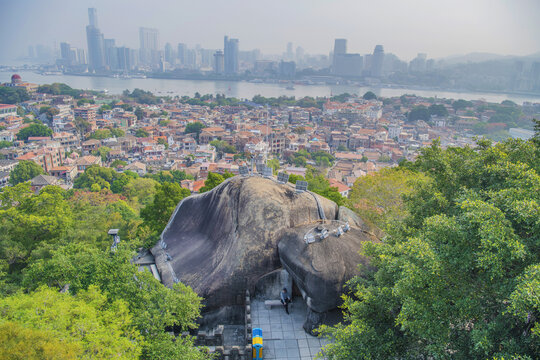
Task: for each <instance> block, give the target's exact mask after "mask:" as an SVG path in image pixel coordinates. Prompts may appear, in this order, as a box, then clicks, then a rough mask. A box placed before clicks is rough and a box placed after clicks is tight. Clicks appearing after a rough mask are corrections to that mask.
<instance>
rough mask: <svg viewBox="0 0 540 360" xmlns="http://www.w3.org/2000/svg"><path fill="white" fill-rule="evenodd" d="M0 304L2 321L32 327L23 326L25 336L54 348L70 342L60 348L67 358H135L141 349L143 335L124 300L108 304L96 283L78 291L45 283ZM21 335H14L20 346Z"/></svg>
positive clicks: (46, 349)
mask: <svg viewBox="0 0 540 360" xmlns="http://www.w3.org/2000/svg"><path fill="white" fill-rule="evenodd" d="M0 307H1V308H2V313H1V314H0V324H6V323H7V322H9V323H11V324H13V323H14V324H15V327H16V328H20V329H21V330H22V329H30V331H28V330H26V331H25V330H23V334H21V336H25V335H26V336H32V337H37V340H41V341H42V345H41V346H42V347H43V348H44V350H45V351H47V352H50V351H51V350H50V348H49V346H50V345H56V346H58V345H59V342H60V343H66V345H67V347H66V348H65V349H62V346H60V349H59V352H60V354H62V355H63V356H64V358H74V356H77V357H78V358H79V357H80V358H82V359H93V358H100V359H114V358H118V357H121V358H124V359H137V358H138V357H139V355H140V354H141V340H142V339H141V336H140V335H139V333H138V332H137V331H135V329H134V328H133V327H132V326H131V323H132V316H131V315H130V313H129V310H128V308H127V306H126V303H125V302H124V301H122V300H120V299H118V300H115V301H113V302H112V303H108V302H107V297H106V296H105V295H104V294H102V293H101V292H100V291H99V290H98V288H97V287H95V286H90V287H89V288H88V290H85V291H81V292H79V293H78V294H77V295H76V296H71V295H70V294H68V293H65V294H63V293H59V292H58V291H57V290H53V289H49V288H47V287H41V288H39V289H38V290H37V291H36V292H34V293H31V294H22V293H18V294H15V295H12V296H9V297H7V298H4V299H0ZM4 329H5V328H4ZM32 330H33V331H32ZM36 330H37V331H36ZM1 334H2V335H3V336H6V335H7V334H6V333H5V332H4V333H1ZM6 337H7V336H6ZM40 338H41V339H40ZM8 339H9V340H8V341H13V340H12V339H11V338H8ZM54 339H56V340H54ZM21 340H22V339H21V338H19V339H18V341H17V340H16V341H17V343H18V345H19V346H21V345H22V344H21V343H20V341H21ZM51 340H52V341H51ZM43 341H45V343H44V344H43ZM6 345H7V344H2V345H0V346H6ZM35 345H38V346H39V343H38V344H28V343H27V344H26V346H27V347H29V349H28V350H23V351H25V352H27V354H29V355H31V356H32V355H33V354H32V352H33V350H32V348H33V349H34V351H35V350H36V348H34V346H35ZM8 351H12V350H8ZM3 354H4V355H5V354H6V353H3ZM17 355H19V356H20V355H21V354H17ZM39 358H40V359H42V358H43V357H39ZM54 358H56V357H54Z"/></svg>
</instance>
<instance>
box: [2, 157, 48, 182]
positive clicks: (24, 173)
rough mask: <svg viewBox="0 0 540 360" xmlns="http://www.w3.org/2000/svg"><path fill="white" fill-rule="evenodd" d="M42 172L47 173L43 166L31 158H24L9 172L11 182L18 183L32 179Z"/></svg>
mask: <svg viewBox="0 0 540 360" xmlns="http://www.w3.org/2000/svg"><path fill="white" fill-rule="evenodd" d="M41 174H45V170H43V168H42V167H41V166H39V165H38V164H36V163H35V162H33V161H30V160H22V161H19V163H18V164H17V165H15V168H14V169H13V170H12V171H11V173H10V174H9V183H10V184H11V185H17V184H20V183H22V182H25V181H28V180H32V179H33V178H35V177H36V176H38V175H41Z"/></svg>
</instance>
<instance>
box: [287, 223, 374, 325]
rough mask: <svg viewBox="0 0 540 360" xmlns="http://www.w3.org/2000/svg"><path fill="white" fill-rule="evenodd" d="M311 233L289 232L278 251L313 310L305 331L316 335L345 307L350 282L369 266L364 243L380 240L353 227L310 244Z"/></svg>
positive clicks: (295, 230)
mask: <svg viewBox="0 0 540 360" xmlns="http://www.w3.org/2000/svg"><path fill="white" fill-rule="evenodd" d="M309 230H310V228H309V227H305V226H301V227H298V228H296V229H291V230H289V231H287V232H286V233H285V234H284V236H283V237H282V238H281V241H280V242H279V244H278V249H279V257H280V260H281V264H282V265H283V267H284V268H285V269H286V270H287V271H288V272H289V274H291V276H292V278H293V281H294V282H295V284H296V285H297V286H298V288H299V289H300V291H301V292H302V296H303V297H304V299H305V300H306V304H307V306H308V308H309V311H308V315H307V317H306V322H305V323H304V329H305V330H306V331H307V332H309V333H313V330H314V329H315V328H317V327H318V326H319V325H320V324H321V323H322V322H323V321H324V317H325V314H326V313H327V312H328V311H330V310H332V309H335V308H336V307H338V306H339V305H341V294H343V292H344V290H345V289H344V286H345V284H346V283H347V281H349V280H350V279H351V278H353V277H354V276H356V275H361V270H360V267H367V266H369V262H368V259H367V258H366V257H365V256H362V255H360V253H359V251H360V250H361V249H362V245H363V243H364V242H366V241H369V242H372V241H378V239H377V237H376V236H375V235H374V234H373V233H372V232H369V231H366V230H363V229H359V228H357V227H351V229H350V230H349V231H348V232H346V233H344V234H343V235H341V236H340V237H336V236H335V235H333V234H332V235H330V236H328V237H327V238H326V239H324V240H322V241H316V242H313V243H310V244H307V243H306V241H305V240H304V234H306V232H308V231H309Z"/></svg>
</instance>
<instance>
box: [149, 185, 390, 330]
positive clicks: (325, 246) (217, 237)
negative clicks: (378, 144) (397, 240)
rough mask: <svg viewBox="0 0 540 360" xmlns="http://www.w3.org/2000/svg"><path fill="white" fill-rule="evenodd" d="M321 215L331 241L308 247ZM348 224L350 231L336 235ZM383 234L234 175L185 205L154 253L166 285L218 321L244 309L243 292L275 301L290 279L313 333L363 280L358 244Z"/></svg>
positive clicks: (324, 205)
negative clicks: (180, 286)
mask: <svg viewBox="0 0 540 360" xmlns="http://www.w3.org/2000/svg"><path fill="white" fill-rule="evenodd" d="M322 215H324V217H325V218H326V219H327V220H325V223H324V227H325V228H326V229H328V230H329V236H328V237H326V238H325V239H323V240H320V241H315V242H312V243H310V244H307V243H306V241H305V238H304V236H305V235H306V233H308V232H310V231H311V232H312V231H313V229H316V228H317V226H318V225H320V219H321V217H322ZM345 222H348V223H349V224H350V227H351V228H350V230H349V231H348V232H346V233H344V234H342V235H341V236H340V237H337V236H335V235H334V231H335V230H336V229H337V227H338V226H340V225H343V224H344V223H345ZM381 235H382V234H381V233H380V231H378V230H377V229H374V228H372V227H370V226H368V225H367V224H366V223H364V222H363V221H362V219H360V218H359V217H358V216H357V215H356V214H355V213H354V212H352V211H350V210H349V209H347V208H344V207H338V206H337V205H336V204H335V203H334V202H332V201H330V200H328V199H326V198H323V197H320V196H318V195H315V194H312V193H309V192H305V193H301V194H297V193H296V192H295V190H294V187H293V186H292V185H290V184H285V185H284V184H278V183H276V182H275V181H273V180H269V179H265V178H262V177H247V178H243V177H240V176H236V177H233V178H230V179H228V180H226V181H225V182H224V183H223V184H221V185H219V186H218V187H216V188H215V189H213V190H212V191H210V192H208V193H204V194H200V195H194V196H190V197H188V198H186V199H184V200H183V201H182V202H181V203H180V204H179V205H178V206H177V208H176V210H175V212H174V214H173V215H172V216H171V219H170V221H169V223H168V225H167V227H166V228H165V230H164V231H163V233H162V234H161V241H160V242H159V243H158V244H157V245H156V246H155V247H154V248H153V249H152V250H151V251H152V253H153V255H154V256H155V260H156V266H157V268H158V270H159V272H160V275H161V278H162V282H163V283H164V284H165V285H167V286H172V285H173V283H174V282H176V281H181V282H183V283H184V284H187V285H189V286H191V287H192V288H193V289H194V290H195V291H196V292H197V293H198V294H199V295H200V296H202V297H203V298H204V299H205V300H204V302H205V306H206V310H207V311H209V312H212V311H213V312H214V314H218V315H217V316H225V315H223V314H222V312H223V309H231V308H234V307H235V306H236V305H241V304H242V302H243V300H244V296H243V294H244V293H245V291H246V290H249V291H250V292H251V293H255V290H257V293H259V294H261V295H262V296H265V297H267V298H272V297H276V296H277V295H278V294H279V289H280V288H281V287H282V286H287V287H289V288H290V287H291V286H290V281H291V279H292V281H294V283H295V284H296V286H297V287H298V289H299V290H300V292H301V293H302V295H303V297H304V299H305V300H306V304H307V305H308V307H309V311H308V316H307V318H306V322H305V324H304V329H305V330H306V331H308V332H312V331H313V329H315V328H316V327H317V326H318V325H320V323H321V322H322V321H323V320H324V318H325V316H326V314H327V312H328V311H330V310H332V309H335V308H336V307H338V306H339V305H340V302H341V294H342V293H343V291H344V286H345V284H346V282H347V281H348V280H349V279H351V278H352V277H353V276H355V275H361V272H360V270H359V266H358V265H359V264H362V265H365V266H369V263H368V259H366V258H365V257H363V256H362V255H360V253H359V251H360V250H361V249H362V246H363V244H364V243H365V242H366V241H378V238H380V236H381ZM282 268H283V269H285V270H286V273H285V274H283V273H281V272H280V271H279V270H278V269H282ZM284 275H287V276H284ZM225 312H226V313H230V311H229V310H226V311H225ZM219 314H222V315H219Z"/></svg>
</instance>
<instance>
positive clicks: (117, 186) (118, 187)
mask: <svg viewBox="0 0 540 360" xmlns="http://www.w3.org/2000/svg"><path fill="white" fill-rule="evenodd" d="M130 181H131V178H130V177H129V176H127V175H126V174H119V175H118V178H117V179H116V180H114V181H113V183H112V184H111V191H112V192H113V193H114V194H120V193H122V192H123V191H124V188H125V187H126V185H127V184H129V182H130Z"/></svg>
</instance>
